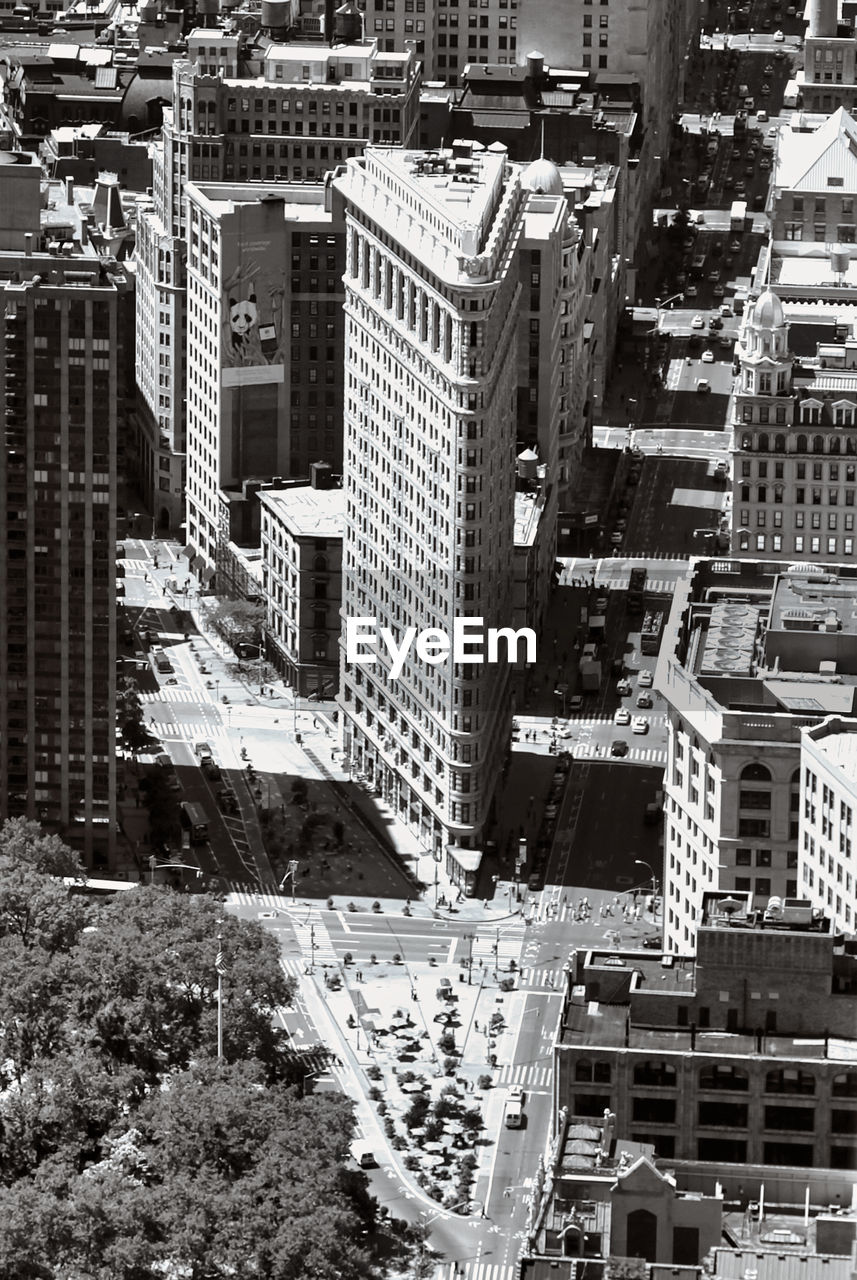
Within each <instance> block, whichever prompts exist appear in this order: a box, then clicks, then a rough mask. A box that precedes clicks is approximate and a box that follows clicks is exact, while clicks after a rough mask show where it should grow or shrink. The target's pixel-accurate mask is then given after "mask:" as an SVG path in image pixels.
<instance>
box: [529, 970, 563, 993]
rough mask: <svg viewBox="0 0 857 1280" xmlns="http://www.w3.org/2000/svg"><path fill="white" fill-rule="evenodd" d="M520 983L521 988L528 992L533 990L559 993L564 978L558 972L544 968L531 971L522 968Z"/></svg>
mask: <svg viewBox="0 0 857 1280" xmlns="http://www.w3.org/2000/svg"><path fill="white" fill-rule="evenodd" d="M520 982H521V986H522V987H526V989H527V990H528V991H532V990H533V989H534V988H537V989H539V990H543V991H545V990H546V991H561V990H562V989H563V982H564V978H563V975H562V973H561V972H559V971H558V970H556V969H554V968H549V967H548V966H544V967H541V968H532V969H527V968H522V969H521V976H520Z"/></svg>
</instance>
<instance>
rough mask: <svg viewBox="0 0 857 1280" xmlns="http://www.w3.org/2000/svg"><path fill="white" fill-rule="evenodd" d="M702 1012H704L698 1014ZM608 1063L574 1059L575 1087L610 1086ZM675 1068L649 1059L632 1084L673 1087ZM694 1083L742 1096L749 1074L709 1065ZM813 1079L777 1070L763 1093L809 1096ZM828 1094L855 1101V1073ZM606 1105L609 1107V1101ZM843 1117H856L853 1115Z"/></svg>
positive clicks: (843, 1075) (837, 1080) (838, 1079)
mask: <svg viewBox="0 0 857 1280" xmlns="http://www.w3.org/2000/svg"><path fill="white" fill-rule="evenodd" d="M702 1012H704V1011H702ZM699 1023H700V1026H707V1025H708V1019H707V1018H703V1017H700V1019H699ZM612 1074H613V1070H612V1064H611V1063H610V1062H607V1061H605V1060H599V1059H597V1058H578V1060H577V1062H575V1064H574V1079H575V1081H576V1083H577V1084H610V1083H611V1080H612ZM676 1078H677V1077H676V1067H675V1065H674V1064H673V1063H672V1062H668V1061H663V1060H660V1061H659V1060H650V1061H648V1062H638V1063H636V1064H635V1066H634V1084H639V1085H647V1086H648V1087H650V1088H665V1089H670V1088H673V1087H674V1086H675V1084H676ZM697 1081H698V1085H699V1088H700V1089H727V1090H732V1091H734V1092H736V1093H746V1092H747V1091H748V1090H749V1087H750V1077H749V1073H748V1072H747V1071H745V1070H744V1068H743V1067H737V1066H732V1065H723V1064H721V1063H711V1064H706V1065H705V1066H703V1067H700V1069H699V1074H698V1076H697ZM815 1083H816V1082H815V1077H814V1076H813V1075H812V1073H811V1072H809V1071H802V1070H800V1068H798V1067H777V1068H775V1069H774V1070H771V1071H768V1072H767V1073H766V1075H765V1090H764V1091H765V1093H789V1094H799V1095H802V1096H803V1097H811V1096H813V1095H814V1094H815ZM830 1092H831V1095H832V1096H833V1097H834V1098H857V1071H842V1072H840V1073H839V1074H838V1075H835V1076H834V1077H833V1080H832V1082H831V1089H830ZM606 1105H609V1100H608V1103H607V1104H606ZM843 1114H847V1115H853V1116H855V1117H857V1112H846V1113H843Z"/></svg>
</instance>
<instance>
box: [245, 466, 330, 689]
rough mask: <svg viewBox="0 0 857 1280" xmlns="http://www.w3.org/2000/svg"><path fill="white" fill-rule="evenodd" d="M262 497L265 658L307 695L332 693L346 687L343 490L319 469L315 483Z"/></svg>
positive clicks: (315, 469) (316, 469)
mask: <svg viewBox="0 0 857 1280" xmlns="http://www.w3.org/2000/svg"><path fill="white" fill-rule="evenodd" d="M259 497H260V501H261V504H262V587H263V591H264V597H265V604H266V609H267V616H266V620H265V657H266V658H267V660H268V661H269V662H270V663H272V664H273V666H275V667H276V668H277V670H278V671H280V672H281V673H282V674H283V675H284V676H285V677H286V679H287V680H288V682H289V683H290V684H291V686H292V688H293V689H294V690H295V693H296V694H298V695H299V696H300V697H307V696H309V695H310V694H312V695H313V697H318V698H332V697H333V696H334V695H335V694H336V691H337V689H338V687H339V633H340V617H339V610H340V606H341V603H342V530H343V524H344V516H345V499H344V495H343V492H342V489H341V487H340V486H338V485H336V486H333V485H331V484H330V481H329V472H328V469H326V468H323V467H316V468H314V469H313V483H311V484H310V485H296V486H295V487H294V488H290V489H269V490H266V491H264V492H263V493H261V494H260V495H259Z"/></svg>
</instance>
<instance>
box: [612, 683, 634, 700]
mask: <svg viewBox="0 0 857 1280" xmlns="http://www.w3.org/2000/svg"><path fill="white" fill-rule="evenodd" d="M616 692H617V693H618V695H619V697H620V698H627V697H628V694H629V693H630V692H631V681H630V680H619V681H618V682H617V684H616Z"/></svg>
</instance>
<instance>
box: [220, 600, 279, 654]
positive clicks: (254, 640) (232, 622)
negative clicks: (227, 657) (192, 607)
mask: <svg viewBox="0 0 857 1280" xmlns="http://www.w3.org/2000/svg"><path fill="white" fill-rule="evenodd" d="M206 612H207V615H208V621H209V623H210V624H211V626H212V627H213V628H214V630H215V631H216V632H217V634H218V635H219V636H222V637H223V639H224V640H225V641H226V643H227V644H228V645H231V647H232V648H233V649H234V648H236V647H237V646H238V645H239V644H254V645H258V644H260V643H261V641H262V627H263V626H264V623H265V606H264V605H263V604H251V602H250V601H249V600H223V601H221V603H220V604H218V605H216V606H215V607H214V608H213V609H208V610H207V611H206Z"/></svg>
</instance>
